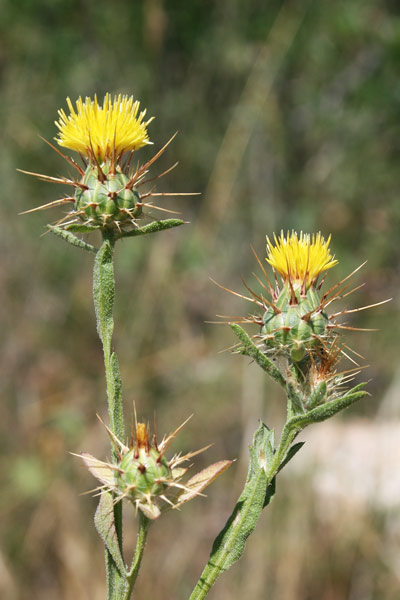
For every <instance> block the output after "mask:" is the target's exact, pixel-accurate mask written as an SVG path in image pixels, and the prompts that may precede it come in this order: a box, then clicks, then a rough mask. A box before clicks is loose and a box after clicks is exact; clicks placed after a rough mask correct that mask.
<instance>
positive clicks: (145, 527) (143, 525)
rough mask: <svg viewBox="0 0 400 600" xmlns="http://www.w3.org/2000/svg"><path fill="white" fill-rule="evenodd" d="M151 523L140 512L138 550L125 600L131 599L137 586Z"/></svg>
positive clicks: (131, 569) (136, 550) (130, 571)
mask: <svg viewBox="0 0 400 600" xmlns="http://www.w3.org/2000/svg"><path fill="white" fill-rule="evenodd" d="M150 523H151V521H150V519H148V518H147V517H145V516H144V514H143V513H142V511H139V530H138V535H137V540H136V549H135V554H134V556H133V560H132V565H131V568H130V569H129V571H128V573H127V576H126V581H127V584H128V585H127V587H126V591H125V595H124V597H123V600H129V599H130V597H131V594H132V590H133V586H134V585H135V582H136V579H137V576H138V573H139V569H140V564H141V562H142V557H143V552H144V547H145V545H146V538H147V534H148V531H149V525H150Z"/></svg>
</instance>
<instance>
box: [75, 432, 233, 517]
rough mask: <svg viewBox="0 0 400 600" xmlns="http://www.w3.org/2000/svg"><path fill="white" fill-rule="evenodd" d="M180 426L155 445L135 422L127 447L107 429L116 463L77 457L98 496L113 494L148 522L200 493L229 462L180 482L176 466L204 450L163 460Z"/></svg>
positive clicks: (180, 473)
mask: <svg viewBox="0 0 400 600" xmlns="http://www.w3.org/2000/svg"><path fill="white" fill-rule="evenodd" d="M183 425H184V424H183ZM183 425H181V426H180V427H178V429H176V430H175V431H174V432H173V433H171V434H170V435H169V436H167V437H166V438H164V439H163V441H162V442H161V443H160V444H158V443H157V439H156V436H155V435H154V436H153V438H152V439H150V434H149V430H148V427H147V426H146V425H145V424H144V423H136V425H135V429H134V432H133V434H132V436H131V441H130V444H129V446H126V445H125V444H124V443H122V441H121V440H119V439H118V438H117V437H116V436H115V435H114V434H113V433H112V432H111V431H110V430H109V429H108V428H107V431H108V433H109V435H110V436H111V439H112V441H113V444H114V446H115V449H116V452H117V454H118V458H119V460H118V462H117V463H116V464H113V463H108V462H103V461H100V460H98V459H97V458H94V457H93V456H91V455H90V454H86V453H83V454H81V455H80V456H81V458H82V459H83V461H84V462H85V464H86V466H87V467H88V468H89V471H90V472H91V473H92V475H94V476H95V477H96V478H97V479H98V480H99V481H100V483H101V486H100V488H99V489H100V493H107V492H113V494H114V496H115V498H116V501H120V500H122V499H124V498H126V499H127V500H130V501H131V502H132V503H133V504H134V505H135V507H136V509H139V510H141V511H142V512H143V514H144V515H145V516H146V517H147V518H148V519H157V518H158V517H159V516H160V514H161V511H162V510H165V509H167V508H168V507H171V508H177V507H179V506H181V505H182V504H184V503H185V502H188V501H189V500H191V499H192V498H194V497H195V496H198V495H199V494H201V492H202V490H203V489H204V488H205V487H206V486H207V485H209V484H210V483H211V482H212V481H213V480H214V479H215V478H216V477H218V475H220V474H221V473H222V472H223V471H225V469H227V468H228V467H229V466H230V464H231V463H232V461H229V460H222V461H219V462H217V463H215V464H213V465H210V466H209V467H207V468H206V469H204V470H203V471H200V472H199V473H197V475H194V476H193V477H192V478H191V479H189V481H187V482H186V483H183V482H182V481H181V480H182V477H183V476H184V475H185V473H186V471H187V468H185V467H180V466H179V465H181V464H182V463H185V462H186V461H188V460H189V459H190V458H192V457H193V456H195V455H196V454H198V453H199V452H202V451H203V450H205V449H206V448H202V449H201V450H198V451H196V452H190V453H189V454H186V455H181V454H177V455H175V456H174V457H173V458H172V459H171V460H167V458H166V457H165V452H166V451H167V449H168V447H169V446H170V444H171V442H172V440H173V438H174V437H175V436H176V434H177V433H178V431H179V430H180V429H181V427H183Z"/></svg>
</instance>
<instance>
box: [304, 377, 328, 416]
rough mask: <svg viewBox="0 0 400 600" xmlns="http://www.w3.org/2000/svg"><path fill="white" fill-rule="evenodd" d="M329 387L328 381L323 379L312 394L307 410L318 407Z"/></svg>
mask: <svg viewBox="0 0 400 600" xmlns="http://www.w3.org/2000/svg"><path fill="white" fill-rule="evenodd" d="M327 389H328V388H327V385H326V382H325V381H321V383H320V384H319V385H317V387H316V389H315V390H314V391H313V393H312V394H311V396H310V399H309V400H308V401H307V410H311V409H313V408H316V407H317V406H318V405H319V404H321V403H322V402H323V401H324V399H325V396H326V393H327Z"/></svg>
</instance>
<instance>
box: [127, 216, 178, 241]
mask: <svg viewBox="0 0 400 600" xmlns="http://www.w3.org/2000/svg"><path fill="white" fill-rule="evenodd" d="M184 224H185V221H182V220H181V219H164V220H163V221H153V223H149V224H148V225H144V226H143V227H137V228H136V229H132V230H131V231H124V232H121V233H119V234H116V236H115V239H116V240H117V239H121V238H128V237H136V236H138V235H146V234H147V233H156V232H157V231H164V230H165V229H171V228H172V227H179V225H184Z"/></svg>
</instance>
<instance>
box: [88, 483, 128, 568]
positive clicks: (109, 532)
mask: <svg viewBox="0 0 400 600" xmlns="http://www.w3.org/2000/svg"><path fill="white" fill-rule="evenodd" d="M94 524H95V527H96V530H97V532H98V534H99V536H100V537H101V539H102V540H103V542H104V544H105V545H106V547H107V549H108V551H109V552H110V554H111V556H112V558H113V560H114V562H115V564H116V566H117V567H118V570H119V571H120V573H121V575H122V576H123V577H124V578H126V566H125V563H124V559H123V558H122V554H121V549H120V547H119V543H118V537H117V531H116V528H115V521H114V500H113V496H112V494H111V493H103V494H101V496H100V502H99V505H98V507H97V510H96V514H95V516H94Z"/></svg>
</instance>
